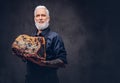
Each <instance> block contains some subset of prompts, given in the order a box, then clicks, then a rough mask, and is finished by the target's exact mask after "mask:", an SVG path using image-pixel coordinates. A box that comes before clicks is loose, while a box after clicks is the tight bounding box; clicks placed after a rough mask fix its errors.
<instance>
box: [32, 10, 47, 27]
mask: <svg viewBox="0 0 120 83" xmlns="http://www.w3.org/2000/svg"><path fill="white" fill-rule="evenodd" d="M34 20H35V22H36V23H38V25H39V26H42V25H43V24H44V23H46V22H47V21H48V22H49V16H48V15H47V12H46V9H45V8H39V9H37V10H36V13H35V16H34Z"/></svg>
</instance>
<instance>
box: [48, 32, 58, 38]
mask: <svg viewBox="0 0 120 83" xmlns="http://www.w3.org/2000/svg"><path fill="white" fill-rule="evenodd" d="M48 36H49V37H52V38H59V37H60V35H59V34H58V33H57V32H54V31H50V32H49V34H48Z"/></svg>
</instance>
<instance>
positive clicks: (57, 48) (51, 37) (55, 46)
mask: <svg viewBox="0 0 120 83" xmlns="http://www.w3.org/2000/svg"><path fill="white" fill-rule="evenodd" d="M39 36H43V37H45V41H46V60H54V59H58V58H59V59H61V60H62V61H63V62H64V63H65V64H66V63H67V59H66V55H67V53H66V50H65V47H64V43H63V41H62V38H61V37H60V36H59V35H58V34H57V33H56V32H53V31H51V30H50V28H46V29H45V30H43V31H42V33H41V34H39Z"/></svg>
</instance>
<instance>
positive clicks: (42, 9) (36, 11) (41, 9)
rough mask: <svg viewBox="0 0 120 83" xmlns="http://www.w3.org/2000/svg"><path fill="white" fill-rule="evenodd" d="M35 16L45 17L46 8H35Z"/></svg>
mask: <svg viewBox="0 0 120 83" xmlns="http://www.w3.org/2000/svg"><path fill="white" fill-rule="evenodd" d="M37 14H45V15H47V11H46V8H37V9H36V10H35V15H37Z"/></svg>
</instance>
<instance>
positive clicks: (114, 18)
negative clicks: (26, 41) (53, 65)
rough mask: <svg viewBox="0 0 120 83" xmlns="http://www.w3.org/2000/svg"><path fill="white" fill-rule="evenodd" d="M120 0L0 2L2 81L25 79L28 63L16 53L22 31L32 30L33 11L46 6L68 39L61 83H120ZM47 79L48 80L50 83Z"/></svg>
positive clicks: (56, 28)
mask: <svg viewBox="0 0 120 83" xmlns="http://www.w3.org/2000/svg"><path fill="white" fill-rule="evenodd" d="M117 3H119V2H115V1H114V2H113V1H112V0H109V1H107V0H3V1H2V0H1V1H0V36H1V39H0V54H1V55H0V83H23V82H24V76H25V74H26V65H25V63H24V62H22V61H21V60H20V59H19V58H18V57H16V56H13V55H12V52H11V44H12V42H13V41H14V39H15V38H16V37H17V36H18V35H20V34H23V33H25V34H29V35H32V34H33V33H34V29H35V26H34V20H33V11H34V8H35V7H36V6H37V5H40V4H41V5H45V6H46V7H47V8H48V9H49V11H50V16H51V20H50V26H51V29H52V30H53V31H56V32H58V33H59V34H60V35H61V36H62V38H63V41H64V43H65V47H66V50H67V53H68V55H67V58H68V65H67V67H66V68H65V69H59V72H58V75H59V78H60V82H61V83H120V79H119V78H120V66H119V63H120V60H119V58H120V56H119V55H120V51H119V49H120V37H119V36H120V28H119V27H120V25H119V16H120V13H119V4H117ZM48 83H49V82H48Z"/></svg>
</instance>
